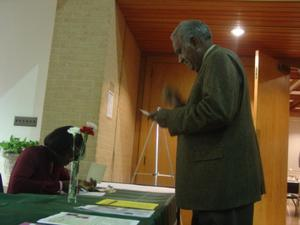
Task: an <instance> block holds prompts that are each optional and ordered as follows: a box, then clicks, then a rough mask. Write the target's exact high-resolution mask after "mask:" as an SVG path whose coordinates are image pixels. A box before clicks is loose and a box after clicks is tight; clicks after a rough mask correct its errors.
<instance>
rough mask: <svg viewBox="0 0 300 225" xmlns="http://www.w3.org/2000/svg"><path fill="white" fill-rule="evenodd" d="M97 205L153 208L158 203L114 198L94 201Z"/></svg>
mask: <svg viewBox="0 0 300 225" xmlns="http://www.w3.org/2000/svg"><path fill="white" fill-rule="evenodd" d="M96 204H98V205H106V206H108V205H109V206H116V207H125V208H134V209H148V210H153V209H155V208H156V207H157V206H158V204H156V203H148V202H135V201H125V200H116V199H108V198H106V199H103V200H101V201H99V202H96Z"/></svg>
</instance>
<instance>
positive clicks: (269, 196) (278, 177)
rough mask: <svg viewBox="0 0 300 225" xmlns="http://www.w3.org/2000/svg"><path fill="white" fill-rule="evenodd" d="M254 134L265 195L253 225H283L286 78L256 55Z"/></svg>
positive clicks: (269, 60) (270, 61) (267, 59)
mask: <svg viewBox="0 0 300 225" xmlns="http://www.w3.org/2000/svg"><path fill="white" fill-rule="evenodd" d="M257 57H259V61H258V62H259V64H258V68H257V69H258V70H257V72H258V74H257V77H256V79H257V86H256V87H255V88H256V89H257V112H256V118H255V120H256V130H257V134H258V141H259V145H260V151H261V157H262V162H263V169H264V175H265V182H266V191H267V193H266V195H265V196H264V197H263V201H262V202H260V203H258V204H257V206H256V209H255V223H254V224H255V225H270V224H272V225H284V224H285V218H286V186H287V185H286V182H287V154H288V118H289V92H288V85H289V80H288V76H283V75H282V74H280V73H279V72H278V70H277V62H276V60H274V59H272V58H270V57H268V56H265V55H262V54H261V53H258V55H257Z"/></svg>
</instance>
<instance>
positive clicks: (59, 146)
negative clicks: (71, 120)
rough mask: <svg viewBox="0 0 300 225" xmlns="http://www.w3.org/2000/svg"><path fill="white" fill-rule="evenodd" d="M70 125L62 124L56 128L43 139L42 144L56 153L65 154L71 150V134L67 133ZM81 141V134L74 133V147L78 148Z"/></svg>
mask: <svg viewBox="0 0 300 225" xmlns="http://www.w3.org/2000/svg"><path fill="white" fill-rule="evenodd" d="M71 127H72V126H64V127H59V128H56V129H55V130H54V131H52V132H51V133H50V134H48V135H47V136H46V137H45V139H44V145H45V146H47V148H49V149H50V150H51V151H54V152H55V153H56V154H58V155H65V154H67V153H69V152H72V150H73V136H72V134H70V133H68V129H69V128H71ZM82 143H83V139H82V136H81V135H80V134H77V135H76V138H75V147H76V148H77V149H79V148H80V147H81V145H82Z"/></svg>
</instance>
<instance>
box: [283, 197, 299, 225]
mask: <svg viewBox="0 0 300 225" xmlns="http://www.w3.org/2000/svg"><path fill="white" fill-rule="evenodd" d="M286 225H300V210H299V207H298V215H295V206H294V204H293V202H292V201H291V200H288V201H287V214H286Z"/></svg>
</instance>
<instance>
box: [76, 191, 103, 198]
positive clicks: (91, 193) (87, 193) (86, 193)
mask: <svg viewBox="0 0 300 225" xmlns="http://www.w3.org/2000/svg"><path fill="white" fill-rule="evenodd" d="M79 195H81V196H93V197H101V196H104V195H105V193H104V192H99V191H80V192H79Z"/></svg>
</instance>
